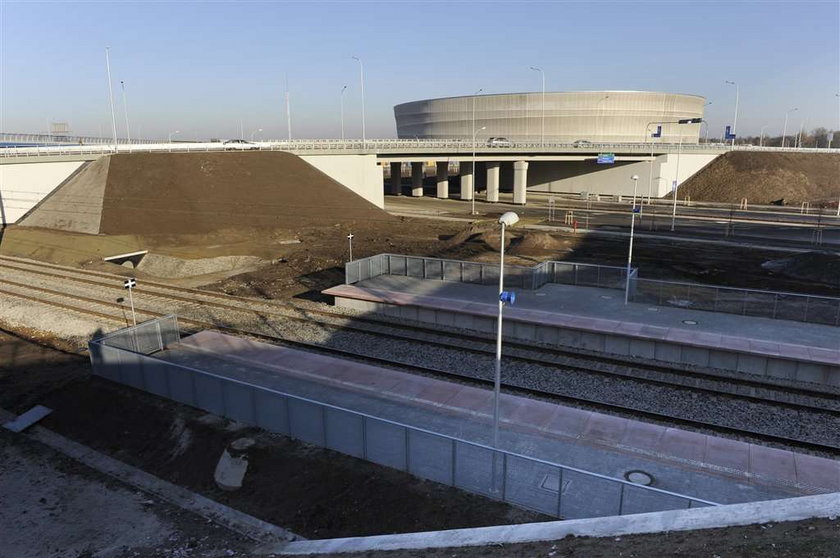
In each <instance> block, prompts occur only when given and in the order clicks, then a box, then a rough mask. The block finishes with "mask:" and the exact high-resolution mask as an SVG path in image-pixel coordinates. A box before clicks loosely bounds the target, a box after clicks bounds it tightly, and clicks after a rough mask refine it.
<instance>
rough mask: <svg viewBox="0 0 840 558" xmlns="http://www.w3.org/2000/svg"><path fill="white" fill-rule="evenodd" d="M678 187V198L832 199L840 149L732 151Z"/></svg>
mask: <svg viewBox="0 0 840 558" xmlns="http://www.w3.org/2000/svg"><path fill="white" fill-rule="evenodd" d="M679 192H680V194H679V196H680V198H684V197H686V196H690V197H691V199H692V200H696V201H706V202H721V203H740V202H741V200H742V199H743V198H747V202H748V203H749V204H769V203H771V202H779V200H784V201H783V202H779V203H783V204H784V205H794V204H795V205H798V204H801V203H802V202H809V203H811V204H812V205H817V206H818V205H828V204H830V203H832V200H833V203H834V204H836V203H837V198H838V196H840V154H834V153H763V152H755V151H752V152H751V151H733V152H730V153H725V154H724V155H722V156H720V157H718V158H717V159H715V160H714V161H712V162H711V163H709V165H707V166H706V167H705V168H704V169H702V170H701V171H700V172H698V173H697V174H695V175H694V176H692V177H691V178H690V179H688V180H686V181H685V182H684V183H683V184H682V185H680V188H679Z"/></svg>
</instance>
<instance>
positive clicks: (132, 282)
mask: <svg viewBox="0 0 840 558" xmlns="http://www.w3.org/2000/svg"><path fill="white" fill-rule="evenodd" d="M136 286H137V279H135V278H134V277H132V278H130V279H126V280H125V281H123V288H125V289H128V300H129V301H131V320H132V321H133V322H134V325H137V314H135V313H134V295H133V294H132V292H131V291H132V290H133V289H134V287H136Z"/></svg>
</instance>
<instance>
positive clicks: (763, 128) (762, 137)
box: [758, 124, 769, 147]
mask: <svg viewBox="0 0 840 558" xmlns="http://www.w3.org/2000/svg"><path fill="white" fill-rule="evenodd" d="M767 126H769V124H765V125H764V126H762V127H761V133H760V134H759V136H758V146H759V147H764V130H766V129H767Z"/></svg>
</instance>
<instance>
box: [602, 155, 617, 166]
mask: <svg viewBox="0 0 840 558" xmlns="http://www.w3.org/2000/svg"><path fill="white" fill-rule="evenodd" d="M613 163H615V153H598V164H599V165H611V164H613Z"/></svg>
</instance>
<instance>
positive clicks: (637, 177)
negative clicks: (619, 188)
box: [630, 174, 639, 180]
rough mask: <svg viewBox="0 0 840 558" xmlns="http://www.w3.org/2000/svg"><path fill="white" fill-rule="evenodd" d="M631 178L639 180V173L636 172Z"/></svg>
mask: <svg viewBox="0 0 840 558" xmlns="http://www.w3.org/2000/svg"><path fill="white" fill-rule="evenodd" d="M630 180H639V175H638V174H634V175H633V176H631V177H630Z"/></svg>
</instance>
